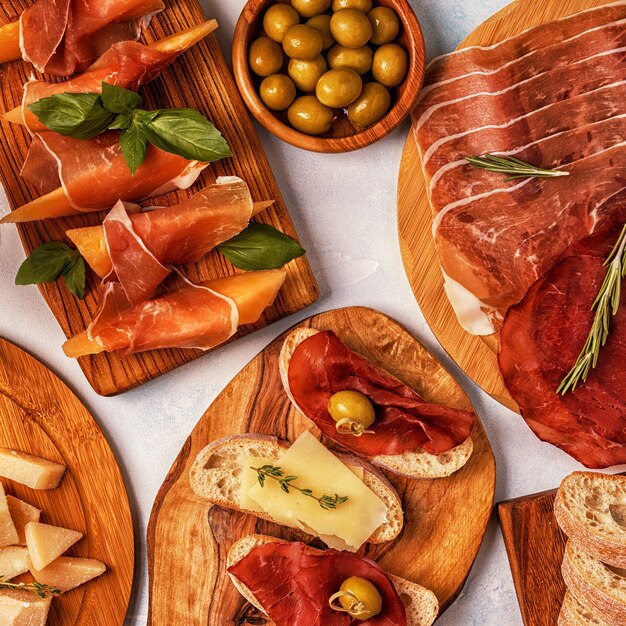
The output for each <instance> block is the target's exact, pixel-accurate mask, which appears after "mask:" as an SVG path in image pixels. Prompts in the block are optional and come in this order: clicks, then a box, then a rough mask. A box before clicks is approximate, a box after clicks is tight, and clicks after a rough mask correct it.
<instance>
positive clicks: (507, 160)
mask: <svg viewBox="0 0 626 626" xmlns="http://www.w3.org/2000/svg"><path fill="white" fill-rule="evenodd" d="M465 160H466V161H467V162H468V163H469V164H470V165H473V166H474V167H478V168H480V169H482V170H488V171H490V172H496V173H498V174H509V177H508V178H507V180H518V179H520V178H555V177H557V176H569V172H566V171H563V170H547V169H544V168H542V167H536V166H534V165H531V164H530V163H526V162H525V161H522V160H520V159H516V158H515V157H501V156H496V155H495V154H483V155H482V156H476V157H465Z"/></svg>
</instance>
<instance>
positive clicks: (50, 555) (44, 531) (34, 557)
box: [25, 522, 83, 570]
mask: <svg viewBox="0 0 626 626" xmlns="http://www.w3.org/2000/svg"><path fill="white" fill-rule="evenodd" d="M25 533H26V545H27V546H28V553H29V554H30V559H31V561H32V562H33V567H34V568H35V569H36V570H42V569H43V568H44V567H46V566H47V565H50V563H52V561H54V560H55V559H56V558H57V557H59V556H61V555H62V554H63V553H64V552H65V551H66V550H68V549H69V548H70V547H71V546H73V545H74V544H75V543H76V542H77V541H78V540H80V539H81V538H82V536H83V534H82V533H79V532H78V531H77V530H70V529H69V528H60V527H59V526H50V525H49V524H41V523H40V522H29V523H28V524H26V528H25Z"/></svg>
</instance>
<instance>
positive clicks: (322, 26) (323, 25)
mask: <svg viewBox="0 0 626 626" xmlns="http://www.w3.org/2000/svg"><path fill="white" fill-rule="evenodd" d="M306 25H307V26H310V27H311V28H314V29H315V30H318V31H319V32H320V34H321V35H322V40H323V41H324V47H323V48H322V50H328V48H330V47H331V46H332V45H333V44H334V43H335V38H334V37H333V34H332V33H331V32H330V15H326V14H323V15H316V16H315V17H312V18H311V19H310V20H307V22H306Z"/></svg>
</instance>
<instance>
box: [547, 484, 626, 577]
mask: <svg viewBox="0 0 626 626" xmlns="http://www.w3.org/2000/svg"><path fill="white" fill-rule="evenodd" d="M554 515H555V516H556V520H557V522H558V523H559V526H560V527H561V528H562V530H563V532H564V533H565V534H566V535H567V536H568V537H569V539H570V540H571V541H573V542H574V543H576V544H577V545H578V546H580V547H581V548H582V549H583V550H584V551H585V552H586V553H587V554H589V555H590V556H593V557H595V558H596V559H598V560H599V561H601V562H602V563H606V564H608V565H613V566H615V567H622V568H626V476H609V475H607V474H598V473H594V472H574V473H573V474H570V475H569V476H567V477H566V478H564V479H563V482H562V483H561V486H560V487H559V490H558V492H557V494H556V500H555V501H554Z"/></svg>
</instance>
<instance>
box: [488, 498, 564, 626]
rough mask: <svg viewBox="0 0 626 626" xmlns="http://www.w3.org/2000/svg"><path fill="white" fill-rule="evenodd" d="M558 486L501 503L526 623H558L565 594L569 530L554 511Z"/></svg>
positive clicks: (502, 523)
mask: <svg viewBox="0 0 626 626" xmlns="http://www.w3.org/2000/svg"><path fill="white" fill-rule="evenodd" d="M555 496H556V490H554V491H546V492H545V493H539V494H535V495H532V496H524V497H522V498H516V499H515V500H509V501H507V502H501V503H500V504H498V515H499V517H500V526H501V527H502V535H503V537H504V543H505V545H506V551H507V554H508V556H509V562H510V564H511V572H512V574H513V582H514V583H515V591H516V592H517V599H518V601H519V606H520V611H521V613H522V618H523V620H524V626H554V625H555V624H556V623H557V618H558V615H559V611H560V610H561V604H562V603H563V598H564V596H565V583H564V582H563V577H562V576H561V563H562V561H563V555H564V553H565V542H566V537H565V534H564V533H563V532H562V531H561V529H560V528H559V526H558V524H557V523H556V518H555V517H554V513H553V512H552V509H553V506H554V498H555Z"/></svg>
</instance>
